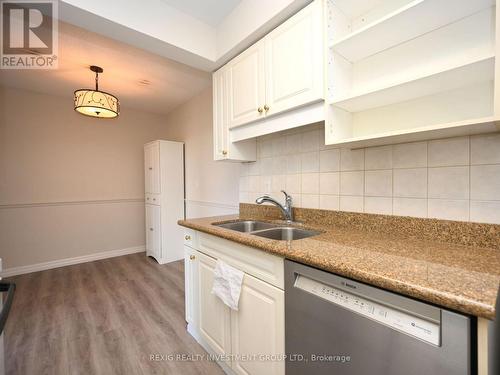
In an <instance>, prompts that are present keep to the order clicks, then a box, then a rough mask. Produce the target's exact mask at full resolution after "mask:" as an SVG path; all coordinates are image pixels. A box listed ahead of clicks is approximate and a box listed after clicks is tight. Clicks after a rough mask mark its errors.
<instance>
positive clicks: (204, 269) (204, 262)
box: [196, 251, 231, 355]
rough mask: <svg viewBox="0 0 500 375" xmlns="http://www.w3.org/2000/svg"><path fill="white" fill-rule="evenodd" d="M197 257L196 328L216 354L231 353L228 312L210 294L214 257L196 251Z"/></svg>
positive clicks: (227, 308) (221, 303)
mask: <svg viewBox="0 0 500 375" xmlns="http://www.w3.org/2000/svg"><path fill="white" fill-rule="evenodd" d="M196 257H197V258H198V263H197V266H198V304H199V309H198V330H199V333H200V335H201V336H202V338H203V340H204V341H205V342H206V343H208V345H210V347H211V348H212V350H213V351H214V352H215V353H216V354H227V355H230V354H231V332H230V329H231V325H230V312H229V307H227V306H226V305H225V304H224V303H223V302H222V301H221V300H220V299H219V298H218V297H216V296H215V295H214V294H212V286H213V283H214V269H215V259H213V258H211V257H209V256H207V255H205V254H202V253H200V252H199V251H197V252H196Z"/></svg>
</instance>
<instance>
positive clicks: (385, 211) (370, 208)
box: [364, 197, 392, 215]
mask: <svg viewBox="0 0 500 375" xmlns="http://www.w3.org/2000/svg"><path fill="white" fill-rule="evenodd" d="M364 204H365V207H364V212H366V213H369V214H380V215H392V198H385V197H365V203H364Z"/></svg>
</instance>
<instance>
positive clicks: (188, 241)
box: [184, 228, 198, 249]
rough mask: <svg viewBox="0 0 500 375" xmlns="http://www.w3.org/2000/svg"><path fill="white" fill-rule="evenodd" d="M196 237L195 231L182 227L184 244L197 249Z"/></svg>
mask: <svg viewBox="0 0 500 375" xmlns="http://www.w3.org/2000/svg"><path fill="white" fill-rule="evenodd" d="M196 239H197V233H196V231H194V230H192V229H189V228H184V245H186V246H189V247H191V248H193V249H198V247H197V241H196Z"/></svg>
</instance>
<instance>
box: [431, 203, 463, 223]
mask: <svg viewBox="0 0 500 375" xmlns="http://www.w3.org/2000/svg"><path fill="white" fill-rule="evenodd" d="M428 210H429V211H428V216H429V217H430V218H436V219H442V220H456V221H468V220H469V201H468V200H447V199H429V201H428Z"/></svg>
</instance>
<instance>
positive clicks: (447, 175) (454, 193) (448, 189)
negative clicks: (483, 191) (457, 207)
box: [429, 166, 469, 199]
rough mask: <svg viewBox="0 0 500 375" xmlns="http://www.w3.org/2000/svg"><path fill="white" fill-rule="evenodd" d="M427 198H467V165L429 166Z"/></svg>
mask: <svg viewBox="0 0 500 375" xmlns="http://www.w3.org/2000/svg"><path fill="white" fill-rule="evenodd" d="M429 198H442V199H469V167H468V166H467V167H440V168H429Z"/></svg>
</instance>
